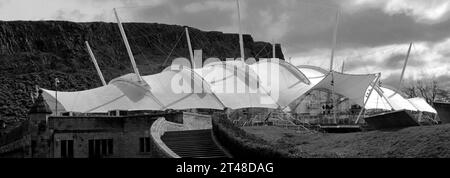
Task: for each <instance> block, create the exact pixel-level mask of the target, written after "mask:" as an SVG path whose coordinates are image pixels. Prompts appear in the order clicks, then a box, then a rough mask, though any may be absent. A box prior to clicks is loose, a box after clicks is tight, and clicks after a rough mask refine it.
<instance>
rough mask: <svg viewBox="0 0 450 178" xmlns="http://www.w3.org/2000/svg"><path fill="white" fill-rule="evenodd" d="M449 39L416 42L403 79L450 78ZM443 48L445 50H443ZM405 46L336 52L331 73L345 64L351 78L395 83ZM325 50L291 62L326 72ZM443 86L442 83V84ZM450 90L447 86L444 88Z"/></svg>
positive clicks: (404, 55)
mask: <svg viewBox="0 0 450 178" xmlns="http://www.w3.org/2000/svg"><path fill="white" fill-rule="evenodd" d="M448 46H450V38H447V39H444V40H441V41H438V42H416V43H415V44H414V45H413V47H412V50H411V54H410V59H409V61H408V65H407V68H406V71H405V79H409V80H419V79H423V78H436V79H437V80H438V81H441V80H444V79H446V78H447V77H448V76H450V53H449V52H448V51H449V50H448ZM445 48H447V50H445ZM407 50H408V44H392V45H385V46H376V47H365V48H348V49H342V50H339V51H337V56H336V58H335V59H336V60H335V64H334V69H335V70H340V69H341V64H342V61H344V60H345V71H346V72H349V73H355V74H363V73H379V72H381V73H382V79H383V81H385V82H388V83H389V82H390V83H395V82H398V80H399V77H400V73H401V71H402V68H403V65H404V62H405V57H406V52H407ZM329 51H330V50H329V49H320V50H317V49H315V50H311V51H309V52H305V53H299V54H297V55H296V56H300V57H296V58H294V59H293V61H294V62H293V63H294V64H296V65H301V64H309V65H316V66H321V67H323V68H328V66H329V61H330V57H329V56H330V55H329V53H330V52H329ZM442 83H443V84H445V82H442ZM447 87H450V85H447Z"/></svg>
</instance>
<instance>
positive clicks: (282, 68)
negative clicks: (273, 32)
mask: <svg viewBox="0 0 450 178" xmlns="http://www.w3.org/2000/svg"><path fill="white" fill-rule="evenodd" d="M250 67H251V68H252V69H253V71H255V72H256V73H257V74H258V76H259V79H260V81H261V85H262V86H264V88H265V89H266V90H268V91H270V95H271V96H272V98H274V99H275V100H276V102H277V103H278V104H279V105H280V106H281V107H287V106H288V105H289V104H291V103H292V102H293V101H295V100H296V99H297V98H299V97H301V96H302V95H304V94H305V93H306V92H308V91H309V90H310V89H311V88H312V87H313V85H311V82H310V81H309V79H308V78H307V76H305V74H303V73H302V72H301V71H300V70H299V69H298V68H296V67H295V66H292V65H291V64H289V63H287V62H286V61H283V60H278V59H270V60H262V61H259V62H258V63H255V64H252V65H251V66H250Z"/></svg>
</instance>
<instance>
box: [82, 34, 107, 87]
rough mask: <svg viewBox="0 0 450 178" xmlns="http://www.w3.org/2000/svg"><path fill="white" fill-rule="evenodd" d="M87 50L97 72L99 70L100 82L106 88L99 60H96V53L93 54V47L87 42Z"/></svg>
mask: <svg viewBox="0 0 450 178" xmlns="http://www.w3.org/2000/svg"><path fill="white" fill-rule="evenodd" d="M85 43H86V48H87V50H88V52H89V55H90V56H91V60H92V62H93V63H94V66H95V70H97V74H98V76H99V77H100V80H101V81H102V84H103V86H106V82H105V78H103V74H102V71H100V67H98V63H97V59H95V56H94V53H93V52H92V49H91V46H89V42H87V41H85Z"/></svg>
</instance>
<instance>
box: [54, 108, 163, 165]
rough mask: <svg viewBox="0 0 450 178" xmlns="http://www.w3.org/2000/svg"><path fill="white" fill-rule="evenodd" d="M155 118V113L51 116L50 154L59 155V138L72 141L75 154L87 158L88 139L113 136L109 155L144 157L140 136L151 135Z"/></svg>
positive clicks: (149, 155)
mask: <svg viewBox="0 0 450 178" xmlns="http://www.w3.org/2000/svg"><path fill="white" fill-rule="evenodd" d="M157 118H158V117H155V115H141V116H127V117H50V118H49V125H50V127H49V129H50V130H52V131H53V134H54V136H53V140H52V142H53V143H54V147H53V150H54V151H53V157H55V158H58V157H60V156H61V151H60V150H61V141H62V140H73V141H74V157H75V158H87V157H89V146H88V145H89V140H94V139H113V154H112V155H111V156H108V157H111V158H121V157H126V158H146V157H153V156H152V155H151V154H150V153H141V152H140V150H139V146H140V143H139V139H140V138H145V137H150V133H149V128H150V127H151V125H152V124H153V122H154V121H155V120H156V119H157Z"/></svg>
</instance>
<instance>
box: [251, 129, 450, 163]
mask: <svg viewBox="0 0 450 178" xmlns="http://www.w3.org/2000/svg"><path fill="white" fill-rule="evenodd" d="M244 130H245V131H247V132H249V133H253V134H255V135H257V136H258V137H261V138H263V139H265V140H267V141H269V142H271V143H274V144H278V146H279V148H282V149H285V150H287V151H288V152H289V153H290V154H291V155H292V157H296V158H298V157H344V158H449V157H450V124H446V125H438V126H421V127H410V128H404V129H400V130H389V131H370V132H358V133H346V134H322V133H317V134H304V133H297V132H295V131H292V130H286V129H283V128H279V127H269V126H267V127H248V128H245V129H244Z"/></svg>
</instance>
